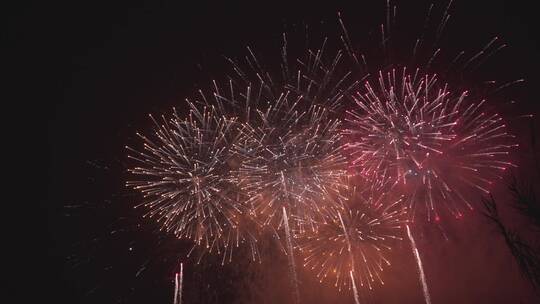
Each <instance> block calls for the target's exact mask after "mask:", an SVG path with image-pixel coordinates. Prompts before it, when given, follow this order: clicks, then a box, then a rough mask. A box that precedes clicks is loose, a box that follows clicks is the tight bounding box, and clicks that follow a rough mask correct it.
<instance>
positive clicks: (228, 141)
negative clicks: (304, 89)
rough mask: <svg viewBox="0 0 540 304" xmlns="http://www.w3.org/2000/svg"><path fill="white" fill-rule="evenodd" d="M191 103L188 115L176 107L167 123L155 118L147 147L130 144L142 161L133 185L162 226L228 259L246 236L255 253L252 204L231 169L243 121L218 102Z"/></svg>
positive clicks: (134, 156)
mask: <svg viewBox="0 0 540 304" xmlns="http://www.w3.org/2000/svg"><path fill="white" fill-rule="evenodd" d="M189 105H190V112H189V115H188V116H187V118H185V119H182V118H180V116H179V115H178V114H177V112H176V110H175V111H174V115H173V117H172V118H171V119H169V120H167V119H166V118H165V117H162V120H163V121H162V122H161V123H158V122H157V121H156V120H154V119H153V118H152V119H153V120H154V123H155V125H156V129H155V131H154V133H153V134H152V135H151V136H149V137H147V136H144V135H139V137H140V138H141V139H142V140H143V142H144V150H143V151H138V150H136V149H133V148H129V147H128V150H129V151H130V155H129V157H130V158H132V159H134V160H135V161H137V162H138V163H139V164H140V166H136V167H133V168H131V169H129V172H130V173H132V174H133V175H134V176H136V177H137V179H135V180H133V181H128V182H127V185H128V186H129V187H132V188H134V189H136V190H138V191H140V192H141V193H143V194H144V196H145V201H144V203H142V204H141V205H142V206H144V207H145V208H146V209H147V210H148V212H147V213H146V216H148V217H151V218H156V220H157V221H158V222H159V223H160V224H161V226H162V229H164V230H166V231H170V232H173V233H174V234H175V235H176V236H177V237H178V238H186V239H191V240H193V241H194V242H195V243H196V244H197V245H200V246H201V247H203V248H205V249H206V250H207V251H209V252H212V251H213V250H216V251H217V252H218V253H223V261H224V262H225V260H226V257H227V255H228V256H229V257H230V256H231V255H232V248H234V247H235V246H238V245H239V244H240V243H244V242H246V243H249V244H250V246H251V247H252V248H253V251H252V253H253V257H254V258H255V257H256V256H258V253H257V251H256V247H255V245H256V244H255V243H256V241H257V239H256V237H255V236H254V233H255V231H254V230H252V229H250V228H252V227H249V228H247V227H246V226H249V225H247V224H246V221H248V222H249V219H246V217H247V216H246V213H247V212H246V208H244V205H243V204H242V201H243V199H242V198H241V193H240V192H238V191H237V190H236V189H237V187H236V186H235V184H234V179H233V178H232V176H231V174H230V172H231V170H232V169H233V167H234V164H235V162H234V159H233V157H232V155H231V147H232V145H233V144H234V141H235V138H236V137H237V136H238V128H239V126H238V124H237V123H236V120H235V119H234V118H231V119H228V118H226V117H222V116H220V115H217V113H216V111H215V109H213V108H205V109H202V110H199V109H197V107H196V106H195V105H193V104H191V103H189ZM139 206H140V205H139Z"/></svg>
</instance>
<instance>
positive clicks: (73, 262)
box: [6, 0, 540, 304]
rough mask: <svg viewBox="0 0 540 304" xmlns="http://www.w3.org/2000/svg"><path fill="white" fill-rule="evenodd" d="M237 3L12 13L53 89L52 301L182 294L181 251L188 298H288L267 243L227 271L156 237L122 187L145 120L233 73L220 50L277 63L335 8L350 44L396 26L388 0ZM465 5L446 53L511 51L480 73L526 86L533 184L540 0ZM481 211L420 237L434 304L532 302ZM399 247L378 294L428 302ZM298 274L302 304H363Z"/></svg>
mask: <svg viewBox="0 0 540 304" xmlns="http://www.w3.org/2000/svg"><path fill="white" fill-rule="evenodd" d="M228 2H229V1H223V2H222V3H220V4H217V3H206V2H203V1H197V2H196V3H189V4H188V3H187V2H184V1H176V2H171V3H165V2H158V1H148V2H139V1H130V2H126V3H118V2H115V3H112V2H111V3H109V2H100V1H90V2H86V3H80V2H77V3H75V2H73V3H72V2H68V3H49V2H47V3H41V4H35V5H28V7H24V8H20V9H18V10H14V11H13V12H12V13H11V16H10V18H9V19H8V22H9V29H12V30H13V34H12V35H9V36H6V37H7V38H8V39H10V41H11V42H13V44H14V45H15V44H17V45H18V46H20V47H21V48H20V50H18V51H16V52H19V53H20V54H22V55H23V56H24V57H26V58H28V59H27V61H26V63H25V67H26V68H28V69H27V70H30V69H31V67H30V66H31V65H32V64H33V63H34V62H35V63H36V66H35V68H38V67H39V72H38V73H36V74H33V75H28V74H27V73H23V72H20V73H18V74H16V75H15V76H14V77H20V78H25V77H32V78H34V79H35V80H37V81H38V82H40V87H41V86H46V90H45V91H43V94H42V93H41V92H35V91H32V88H26V90H28V91H30V92H27V93H30V94H31V95H32V100H31V101H30V105H33V104H35V105H36V107H35V108H34V109H36V111H37V110H38V109H39V111H40V113H38V115H39V116H41V119H45V120H46V122H45V123H46V124H47V138H46V152H45V153H46V154H47V164H48V174H47V176H46V179H47V181H46V185H47V188H48V191H47V195H46V200H43V199H42V200H39V201H36V202H32V203H33V204H36V205H37V204H39V210H41V211H42V216H41V217H40V218H41V219H42V221H45V223H44V225H45V226H44V227H41V228H40V230H39V231H40V233H39V234H40V235H43V237H44V238H43V240H42V242H41V244H42V245H41V246H39V247H42V248H43V249H44V250H45V252H44V254H43V257H44V258H43V259H38V261H41V262H39V266H38V268H37V269H38V271H37V272H38V273H40V275H39V279H38V280H39V281H40V283H39V286H38V287H36V289H34V288H33V287H30V288H29V289H34V290H35V292H36V293H39V294H40V296H39V298H40V299H41V300H44V301H43V302H51V303H172V292H173V283H172V279H173V276H174V272H175V271H176V270H177V268H175V267H177V261H178V259H182V260H184V261H185V263H186V268H185V285H184V290H185V293H184V297H185V299H184V300H185V302H184V303H187V304H189V303H249V302H260V303H288V302H290V301H291V298H290V291H289V285H288V277H287V268H286V262H287V261H286V259H285V257H284V256H283V254H281V253H280V252H279V251H277V250H276V249H275V248H273V246H271V244H263V246H266V247H265V248H266V249H265V255H266V256H267V258H266V259H264V261H263V262H262V264H253V263H250V262H249V261H247V260H246V259H245V256H246V255H245V252H242V251H241V250H240V251H239V253H238V255H237V259H236V260H235V261H233V263H232V264H230V265H225V266H220V263H219V262H220V259H219V258H213V257H209V258H208V259H205V260H204V263H203V265H192V264H190V261H192V260H190V259H186V258H185V255H186V253H187V251H188V250H189V248H190V245H189V244H188V242H185V241H178V240H176V239H174V238H173V237H172V236H168V235H164V234H158V233H155V230H156V229H157V228H158V227H157V226H156V225H155V224H154V223H153V222H152V221H150V220H145V219H142V218H141V216H142V211H139V210H133V208H131V207H132V206H133V205H134V204H135V203H136V202H137V200H139V199H140V196H139V195H137V194H136V193H133V191H131V190H129V189H127V188H126V187H125V181H126V179H127V178H128V174H127V172H126V168H128V166H129V162H128V160H127V157H126V151H125V148H124V146H125V145H129V144H133V143H134V142H137V140H136V138H135V136H134V135H135V132H136V131H140V130H145V129H147V128H149V127H150V126H151V121H150V120H149V119H148V116H147V115H148V113H154V114H157V115H160V114H162V113H169V111H170V110H171V108H172V107H173V106H175V107H177V108H180V109H181V108H182V107H184V101H183V100H184V98H186V97H190V96H194V95H195V93H196V90H197V89H198V88H200V87H201V88H208V87H209V86H210V84H211V80H212V79H214V78H216V77H217V78H219V77H222V76H221V75H223V73H224V71H226V70H227V69H228V66H227V64H226V62H225V60H224V59H223V55H227V56H231V57H242V56H244V55H245V54H246V51H245V46H246V45H250V46H253V48H254V49H256V50H257V52H258V54H259V56H260V57H262V58H268V62H271V61H272V60H279V47H280V46H281V34H282V33H283V32H284V31H290V30H294V29H295V28H298V27H303V26H304V25H305V24H307V25H309V28H310V35H311V34H312V38H310V39H313V40H314V41H315V42H314V44H315V45H316V44H317V41H321V37H324V36H328V37H331V39H333V40H335V41H337V39H336V38H339V34H340V32H339V24H338V22H337V17H336V16H337V12H341V14H342V16H343V18H344V20H345V22H346V24H347V28H348V30H349V32H350V33H351V36H352V37H353V38H352V40H353V44H355V43H356V44H358V45H360V46H363V45H362V43H363V42H364V40H362V37H364V36H365V35H366V34H368V35H369V33H370V32H373V31H375V32H376V31H377V27H378V25H379V24H380V23H381V22H382V21H383V20H384V14H385V8H384V7H385V1H360V0H358V1H351V2H350V3H347V4H339V3H337V1H324V2H321V4H314V3H309V2H306V3H298V2H296V1H288V2H283V3H277V2H275V1H268V2H258V1H253V2H235V3H234V4H232V3H228ZM314 2H315V1H314ZM366 2H369V3H371V4H365V3H366ZM455 2H456V3H454V5H453V7H452V9H451V13H452V19H451V21H450V23H449V24H448V26H447V31H446V34H445V39H444V44H443V47H445V49H447V50H450V52H451V51H459V50H461V49H466V50H477V49H478V48H481V47H482V46H483V45H484V44H485V43H486V42H487V41H489V39H490V38H492V37H494V36H498V37H500V38H501V39H502V40H503V41H504V42H506V43H507V44H508V45H509V47H508V48H507V49H505V50H504V51H503V52H501V53H500V54H498V55H497V56H496V57H495V58H494V59H492V60H489V61H488V62H487V63H486V64H485V66H484V68H483V69H482V70H481V71H480V72H479V77H482V79H488V78H495V79H502V80H508V79H519V78H525V80H526V82H525V84H523V85H519V86H517V87H515V88H511V89H510V90H509V92H508V93H507V94H508V96H506V95H503V96H502V97H501V98H507V99H512V100H515V101H516V103H515V104H514V106H513V107H511V108H510V109H509V110H506V109H505V112H506V113H505V114H506V115H507V116H505V118H507V120H508V122H509V123H508V124H509V127H510V129H511V130H512V131H514V132H516V133H518V134H519V139H518V140H519V141H520V143H524V144H523V148H522V150H521V151H520V152H519V153H518V154H516V156H515V158H516V160H517V162H518V164H519V165H520V168H519V169H517V170H515V172H514V173H515V174H516V175H517V176H518V177H524V178H528V177H529V176H530V175H531V174H532V173H531V172H529V171H528V170H527V168H528V167H529V166H528V164H530V162H531V161H532V160H533V157H532V156H533V155H532V152H531V150H530V147H529V148H527V144H528V139H529V138H530V136H531V132H533V133H536V132H538V130H537V128H536V127H535V125H534V124H532V126H533V127H532V128H531V127H530V126H531V121H530V120H525V119H518V118H517V117H518V116H519V115H523V114H535V113H536V112H537V109H538V104H539V103H538V100H537V96H538V94H537V92H538V83H540V77H539V76H538V71H540V66H539V57H538V52H539V51H540V49H539V37H540V35H539V32H538V28H539V27H538V14H537V11H536V10H535V9H534V8H533V6H532V1H531V2H530V3H531V4H530V6H529V4H528V3H526V2H516V1H501V0H491V1H455ZM429 3H430V2H429V1H397V5H398V16H399V18H402V19H403V20H404V21H401V22H400V25H399V26H402V27H408V26H410V27H411V32H412V33H411V37H413V35H412V34H414V31H416V29H418V25H419V24H421V23H422V20H423V18H424V17H425V14H426V11H427V8H428V7H429ZM436 3H437V2H436ZM444 3H445V2H443V3H438V4H437V5H438V6H439V7H441V6H443V4H444ZM405 32H406V31H405ZM402 38H403V40H407V39H408V37H402ZM366 43H368V42H366ZM396 52H399V50H396ZM227 71H228V70H227ZM45 84H46V85H45ZM36 90H37V87H36ZM49 93H51V95H50V96H49V95H48V94H49ZM35 128H37V129H41V128H43V126H36V127H35ZM40 133H43V132H40ZM494 195H495V197H496V199H497V202H498V203H500V208H501V212H503V213H504V218H505V221H506V223H508V224H509V225H510V226H511V227H512V228H515V229H516V230H517V231H518V232H521V233H523V235H525V236H529V235H532V241H533V242H534V241H535V239H534V234H530V233H529V229H528V225H529V223H528V222H527V220H526V219H523V218H522V217H521V216H520V215H519V214H516V212H515V210H513V209H512V208H511V207H509V206H506V205H508V204H505V202H507V201H509V195H508V193H507V191H506V187H505V183H504V182H501V183H500V185H499V186H498V188H496V189H495V191H494ZM480 212H481V210H478V212H473V213H470V214H467V216H466V217H465V219H462V220H460V221H453V222H451V223H449V225H448V227H447V236H448V240H446V239H444V238H443V237H442V236H441V235H440V234H439V233H436V232H434V231H433V230H430V229H428V228H426V229H425V230H422V232H420V234H421V237H420V240H419V244H418V246H419V247H420V250H421V252H422V254H423V259H424V265H425V269H426V275H427V277H428V281H429V284H430V288H431V293H432V303H434V304H443V303H535V300H534V293H533V290H532V287H531V285H530V284H529V283H528V282H527V281H526V280H525V279H524V278H523V277H522V276H521V275H520V272H519V269H518V266H517V264H516V263H515V261H514V259H513V257H512V255H511V254H510V252H509V250H508V248H507V247H506V245H505V243H504V240H503V238H502V236H501V235H499V234H498V233H497V231H496V229H495V228H494V227H493V226H492V224H491V223H489V222H488V221H487V220H486V219H484V218H483V217H482V216H481V215H480ZM536 235H538V234H536ZM536 242H537V241H536ZM401 246H402V248H398V249H397V250H396V251H395V257H394V256H393V258H394V264H393V265H394V267H392V268H391V269H389V270H388V271H385V272H384V276H385V279H386V282H387V285H386V286H383V287H382V288H377V289H376V290H375V291H373V292H367V291H363V292H362V293H363V294H364V296H365V297H366V299H365V301H366V302H365V303H422V301H423V298H422V294H421V287H420V284H419V283H418V277H417V274H416V270H415V264H414V260H413V258H412V255H411V253H410V248H409V247H408V243H407V242H403V245H401ZM36 247H38V246H36ZM243 256H244V258H242V257H243ZM300 280H301V297H302V302H303V303H353V300H352V297H351V293H350V292H349V291H342V292H341V293H339V292H337V291H336V290H335V289H334V288H333V287H332V286H331V284H322V285H321V284H319V283H318V282H316V280H314V279H313V278H311V276H310V275H309V273H300ZM536 300H538V298H536Z"/></svg>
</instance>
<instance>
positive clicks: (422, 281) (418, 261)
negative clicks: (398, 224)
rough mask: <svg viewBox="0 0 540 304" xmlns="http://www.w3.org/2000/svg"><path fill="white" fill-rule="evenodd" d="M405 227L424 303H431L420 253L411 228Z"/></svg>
mask: <svg viewBox="0 0 540 304" xmlns="http://www.w3.org/2000/svg"><path fill="white" fill-rule="evenodd" d="M406 227H407V236H409V240H410V241H411V247H412V251H413V254H414V258H415V260H416V265H417V266H418V273H419V275H420V284H422V291H423V293H424V299H425V300H426V304H431V298H430V296H429V289H428V285H427V281H426V275H425V274H424V267H423V266H422V260H421V259H420V253H419V252H418V247H416V242H415V241H414V237H413V235H412V233H411V229H410V228H409V225H407V226H406Z"/></svg>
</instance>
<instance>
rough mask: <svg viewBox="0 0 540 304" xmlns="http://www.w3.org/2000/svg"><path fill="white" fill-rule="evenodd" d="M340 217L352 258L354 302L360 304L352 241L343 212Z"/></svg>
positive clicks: (350, 273)
mask: <svg viewBox="0 0 540 304" xmlns="http://www.w3.org/2000/svg"><path fill="white" fill-rule="evenodd" d="M338 215H339V221H340V222H341V227H343V234H345V239H346V240H347V251H349V255H350V256H351V271H349V275H350V277H351V283H352V287H353V295H354V301H355V303H356V304H360V299H359V298H358V289H357V288H356V281H355V280H354V273H353V271H354V269H356V268H355V266H354V255H353V253H352V246H351V239H350V237H349V232H348V231H347V228H346V227H345V222H344V221H343V217H342V216H341V212H338Z"/></svg>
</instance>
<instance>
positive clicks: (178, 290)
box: [174, 263, 184, 304]
mask: <svg viewBox="0 0 540 304" xmlns="http://www.w3.org/2000/svg"><path fill="white" fill-rule="evenodd" d="M183 280H184V265H183V263H180V272H177V273H176V274H175V276H174V304H182V285H183Z"/></svg>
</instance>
